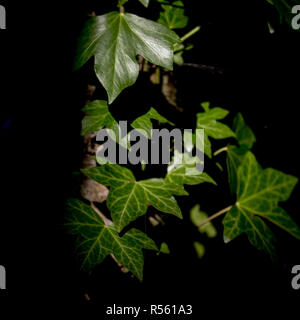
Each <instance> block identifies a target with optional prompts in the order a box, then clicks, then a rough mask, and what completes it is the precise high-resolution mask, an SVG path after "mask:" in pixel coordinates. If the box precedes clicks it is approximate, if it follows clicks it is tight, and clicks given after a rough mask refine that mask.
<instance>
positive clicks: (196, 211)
mask: <svg viewBox="0 0 300 320" xmlns="http://www.w3.org/2000/svg"><path fill="white" fill-rule="evenodd" d="M207 218H208V215H207V214H206V213H205V212H204V211H202V210H200V205H199V204H197V205H195V206H194V207H193V208H192V209H191V211H190V219H191V221H192V223H193V224H194V225H195V226H196V227H198V226H199V225H200V224H201V222H203V221H204V220H206V219H207ZM198 230H199V232H200V233H206V235H207V236H208V238H215V237H216V236H217V230H216V228H215V227H214V225H213V224H212V223H211V222H208V223H206V224H205V225H204V226H202V227H200V228H198Z"/></svg>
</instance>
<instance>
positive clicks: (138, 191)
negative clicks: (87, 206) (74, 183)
mask: <svg viewBox="0 0 300 320" xmlns="http://www.w3.org/2000/svg"><path fill="white" fill-rule="evenodd" d="M81 171H82V173H83V174H85V175H86V176H88V177H89V178H91V179H93V180H95V181H96V182H98V183H102V184H104V185H106V186H109V187H111V188H110V192H109V196H108V199H107V207H108V209H109V210H110V212H111V216H112V219H113V222H114V224H115V226H116V228H117V231H118V232H120V231H121V230H122V229H123V228H124V227H126V226H127V225H128V224H129V223H130V222H132V221H134V220H136V219H137V218H138V217H140V216H143V215H144V214H145V213H146V212H147V208H148V204H151V205H152V206H153V207H155V208H156V209H157V210H160V211H162V212H165V213H170V214H173V215H175V216H177V217H179V218H182V214H181V210H180V208H179V207H178V204H177V202H176V200H175V198H174V197H173V194H176V193H175V192H174V191H175V190H174V186H173V185H170V183H169V182H168V181H167V180H164V179H148V180H142V181H136V180H135V177H134V175H133V174H132V172H131V171H130V170H129V169H127V168H124V167H122V166H119V165H116V164H113V165H111V164H106V165H103V166H99V167H95V168H91V169H88V170H81ZM173 192H174V193H173Z"/></svg>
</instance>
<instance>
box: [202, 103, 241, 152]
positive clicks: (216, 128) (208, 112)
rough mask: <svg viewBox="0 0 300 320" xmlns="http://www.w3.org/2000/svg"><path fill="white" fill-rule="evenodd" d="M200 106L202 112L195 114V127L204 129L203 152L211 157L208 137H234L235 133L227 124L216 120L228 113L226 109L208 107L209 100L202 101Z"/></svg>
mask: <svg viewBox="0 0 300 320" xmlns="http://www.w3.org/2000/svg"><path fill="white" fill-rule="evenodd" d="M201 106H202V108H203V109H204V112H200V113H198V114H197V129H204V153H205V154H206V155H207V156H208V157H209V158H211V157H212V150H211V142H210V139H209V137H211V138H214V139H226V138H229V137H234V136H235V133H234V132H233V131H232V130H231V129H230V128H229V127H228V126H227V125H225V124H223V123H221V122H219V121H217V120H221V119H224V118H225V117H226V116H227V115H228V113H229V112H228V111H227V110H225V109H222V108H218V107H216V108H212V109H210V103H209V102H203V103H202V104H201Z"/></svg>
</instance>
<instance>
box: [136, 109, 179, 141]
mask: <svg viewBox="0 0 300 320" xmlns="http://www.w3.org/2000/svg"><path fill="white" fill-rule="evenodd" d="M151 120H157V121H158V122H159V123H169V124H170V125H172V126H174V123H172V122H170V121H169V120H168V119H166V118H165V117H163V116H162V115H160V114H159V113H158V112H157V111H156V110H155V109H154V108H151V109H150V110H149V111H148V112H147V113H146V114H144V115H143V116H141V117H138V118H137V119H135V120H134V121H133V122H132V123H131V126H132V127H133V128H134V129H136V130H139V129H143V130H144V131H146V132H147V137H148V138H149V139H151V130H152V129H153V125H152V121H151Z"/></svg>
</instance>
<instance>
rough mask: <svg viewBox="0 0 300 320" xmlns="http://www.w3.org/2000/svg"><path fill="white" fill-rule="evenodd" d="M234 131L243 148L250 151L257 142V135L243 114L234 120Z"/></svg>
mask: <svg viewBox="0 0 300 320" xmlns="http://www.w3.org/2000/svg"><path fill="white" fill-rule="evenodd" d="M233 131H234V132H235V134H236V139H237V141H238V143H239V145H240V146H241V147H244V148H247V149H248V150H250V149H251V148H252V147H253V144H254V142H255V141H256V138H255V135H254V133H253V131H252V130H251V128H250V127H249V126H248V125H247V124H246V123H245V120H244V118H243V116H242V114H241V113H238V114H237V115H236V117H235V118H234V120H233Z"/></svg>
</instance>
